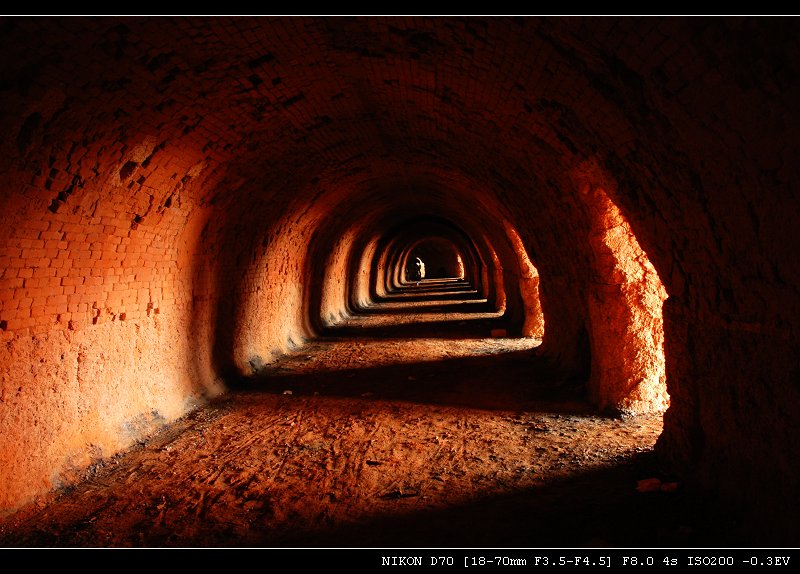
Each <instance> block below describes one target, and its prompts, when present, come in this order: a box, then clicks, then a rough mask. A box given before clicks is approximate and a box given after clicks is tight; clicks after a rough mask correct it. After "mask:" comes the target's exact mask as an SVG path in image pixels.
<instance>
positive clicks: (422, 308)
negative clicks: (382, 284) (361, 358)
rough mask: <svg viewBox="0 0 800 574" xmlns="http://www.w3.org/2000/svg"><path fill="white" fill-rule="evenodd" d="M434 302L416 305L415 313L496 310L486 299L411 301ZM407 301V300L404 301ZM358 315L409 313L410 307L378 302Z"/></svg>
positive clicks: (358, 312)
mask: <svg viewBox="0 0 800 574" xmlns="http://www.w3.org/2000/svg"><path fill="white" fill-rule="evenodd" d="M423 302H424V303H432V304H429V305H417V306H415V307H414V309H413V311H414V315H422V314H442V313H493V312H494V311H495V310H494V309H493V308H492V306H491V305H490V304H489V303H487V302H486V300H481V299H476V300H470V299H466V300H463V301H454V300H453V299H436V300H431V299H426V298H420V299H419V300H416V301H409V303H423ZM403 303H406V301H403ZM355 314H356V315H409V308H408V307H406V306H405V305H403V306H398V305H393V304H392V303H390V302H387V301H384V302H383V303H376V304H374V305H372V306H370V307H363V308H361V309H359V310H358V311H357V312H355Z"/></svg>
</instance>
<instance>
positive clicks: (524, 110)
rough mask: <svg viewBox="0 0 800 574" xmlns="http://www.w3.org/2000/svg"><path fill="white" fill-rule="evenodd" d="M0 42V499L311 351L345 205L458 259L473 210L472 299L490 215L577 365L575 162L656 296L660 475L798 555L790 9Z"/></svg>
mask: <svg viewBox="0 0 800 574" xmlns="http://www.w3.org/2000/svg"><path fill="white" fill-rule="evenodd" d="M0 28H1V30H2V34H0V38H2V40H0V41H1V42H2V48H3V49H2V51H0V53H2V54H3V57H2V70H0V78H2V80H1V81H0V110H2V115H0V122H2V126H3V130H2V132H0V133H1V134H2V136H0V174H2V175H0V178H2V184H3V185H2V189H0V193H2V195H0V202H2V206H1V207H2V214H3V215H2V218H3V225H2V226H0V269H2V278H1V279H0V304H1V305H2V307H0V337H2V341H3V343H4V345H3V347H2V349H0V377H1V379H0V380H2V385H3V386H2V394H1V395H0V432H2V434H3V437H4V441H3V445H2V447H0V449H2V450H0V457H2V463H3V464H2V465H0V469H2V470H0V507H2V508H4V509H9V508H13V507H15V506H17V505H19V504H20V503H22V502H24V501H25V500H27V499H29V498H30V497H31V496H33V495H34V494H36V493H41V492H44V491H46V490H47V489H48V488H50V487H51V486H52V485H54V484H56V483H57V482H58V480H60V478H59V477H62V476H67V475H69V474H70V472H71V469H74V468H80V467H82V466H83V465H84V464H85V463H86V462H88V460H89V459H90V458H92V457H93V456H97V455H99V454H103V455H105V454H108V453H110V452H113V451H114V450H115V449H116V448H119V447H120V446H121V445H123V444H130V443H131V442H132V441H133V440H136V438H135V437H140V436H142V435H143V434H144V433H146V432H147V429H148V428H150V427H152V426H153V424H158V422H159V421H160V420H161V419H163V420H168V419H170V418H172V417H174V416H177V415H178V414H179V413H181V412H184V411H185V410H186V409H187V408H190V405H191V404H193V402H194V401H197V400H199V399H200V398H202V396H203V395H204V394H206V393H212V394H213V393H214V392H217V391H218V390H219V389H220V386H219V383H218V382H217V381H218V378H219V377H220V375H226V376H227V375H228V374H230V373H234V372H236V371H243V372H246V371H247V370H248V369H249V368H250V367H252V365H250V360H251V359H252V358H253V357H254V356H255V355H254V353H258V354H259V356H261V358H262V360H263V361H264V362H267V361H268V360H269V357H268V356H267V355H269V354H270V353H272V350H273V349H274V350H277V351H280V350H283V349H284V348H289V347H290V345H289V340H290V339H291V340H292V341H293V342H294V343H299V342H300V341H299V339H301V338H302V337H305V336H308V335H310V334H313V324H312V322H311V321H309V318H308V316H307V315H308V314H307V313H304V312H298V311H297V307H296V306H297V305H298V304H299V305H300V306H301V307H302V305H304V304H305V302H306V301H307V293H306V292H307V287H308V286H307V284H306V283H305V282H304V278H305V280H307V276H304V270H305V269H306V268H307V267H308V265H315V264H316V262H317V261H321V260H318V259H316V257H317V256H316V255H312V256H309V255H308V254H309V253H317V252H322V251H323V250H322V249H319V248H317V247H314V244H315V238H322V237H324V236H325V233H320V230H324V229H325V228H327V226H328V225H329V223H327V221H328V220H327V219H326V218H325V217H323V216H324V215H325V213H330V212H332V211H333V210H334V209H335V205H338V203H341V202H342V201H347V200H348V199H352V198H355V196H353V195H351V192H352V193H358V194H361V195H359V197H360V198H362V199H364V200H365V201H366V203H360V202H359V201H354V202H353V203H352V204H350V205H349V206H348V208H349V209H350V210H351V211H356V209H357V208H359V207H360V208H364V207H363V206H364V205H373V204H376V202H377V203H381V204H383V205H384V208H381V209H383V212H384V213H388V212H390V211H392V209H393V208H397V209H398V210H404V209H406V210H407V209H410V207H409V206H414V205H422V206H424V209H418V210H417V211H415V213H428V212H431V209H432V211H433V212H435V213H436V214H438V215H440V216H442V217H449V218H450V219H452V220H453V221H454V223H455V224H457V225H461V226H463V228H464V229H466V230H467V232H468V233H469V234H470V235H471V236H472V237H473V239H474V240H475V241H476V242H478V243H480V241H479V240H478V239H477V238H478V237H479V236H480V233H481V231H480V228H481V225H479V224H478V222H479V221H480V220H481V219H482V218H483V217H484V216H485V215H486V213H488V216H489V219H490V220H491V221H493V222H494V223H492V224H491V226H493V227H494V229H493V230H490V232H489V233H488V234H487V237H488V239H487V241H486V245H487V247H486V248H485V250H486V254H487V255H486V259H485V261H486V262H487V263H489V264H488V265H487V266H486V267H485V268H484V270H482V272H483V271H485V272H486V278H487V281H486V282H485V283H484V285H485V288H487V289H489V290H491V289H494V288H495V287H496V283H497V281H499V280H501V279H502V275H503V272H502V270H504V269H505V268H506V267H508V266H509V265H518V263H517V262H516V261H515V259H514V258H513V257H512V258H510V257H509V256H508V253H506V247H504V245H503V243H502V238H503V232H502V225H499V231H498V223H497V222H502V221H509V222H510V223H511V224H512V225H513V227H514V229H515V230H516V231H517V232H518V234H519V237H520V239H521V241H522V243H523V244H524V246H525V248H526V251H527V253H528V255H529V257H530V259H531V261H533V262H534V263H535V265H536V268H537V270H538V272H539V277H540V284H539V292H540V298H541V306H542V310H543V314H544V318H545V322H546V327H547V329H546V333H545V339H544V343H543V346H542V348H541V353H542V354H544V355H545V356H547V357H549V358H550V359H551V360H552V362H553V364H554V365H557V366H558V367H559V368H561V369H562V370H563V372H564V374H565V376H579V375H580V376H588V374H589V372H590V370H591V366H592V356H591V348H592V345H591V343H590V341H591V338H592V336H595V338H596V337H597V336H598V335H599V333H597V332H595V333H593V335H592V336H590V331H591V330H592V329H593V325H597V324H598V322H597V321H593V320H592V319H591V316H592V315H594V314H596V311H595V310H592V309H594V307H593V306H594V305H595V303H596V302H591V301H593V299H592V296H591V293H592V288H591V283H592V272H591V270H592V269H593V265H594V262H595V260H596V256H597V253H595V251H594V250H595V249H596V247H594V246H593V243H592V242H591V241H590V235H589V231H588V230H590V229H592V221H591V218H590V216H589V215H590V214H591V213H592V209H591V205H590V206H588V207H589V209H587V205H586V198H585V197H583V196H581V195H580V191H579V189H578V188H579V186H576V185H575V181H574V177H573V176H574V172H575V170H576V169H579V168H580V167H581V166H582V165H585V162H586V161H587V160H591V161H593V162H596V164H597V165H598V166H599V168H600V169H602V170H603V171H604V172H605V173H607V174H608V177H609V178H611V179H612V180H613V181H614V182H616V186H615V187H614V188H613V189H611V188H609V189H605V191H606V193H607V194H608V197H609V198H610V200H611V201H612V202H613V204H614V205H616V206H617V207H618V209H619V212H620V213H621V215H622V216H624V218H625V220H626V221H627V222H628V225H629V226H630V229H631V231H632V232H633V233H634V234H635V237H636V240H637V242H638V244H639V245H640V247H641V249H642V250H643V251H644V252H645V253H647V255H648V257H649V259H650V261H651V262H652V265H653V266H654V268H655V270H656V271H657V273H658V275H659V276H660V278H661V281H662V282H663V284H664V287H665V289H666V291H667V292H668V293H669V298H668V299H667V300H666V301H665V303H664V307H663V316H664V350H665V360H666V365H665V369H666V379H667V386H668V391H669V394H670V400H671V406H670V408H669V410H668V411H667V413H666V416H665V430H664V434H663V436H662V438H661V440H660V443H659V451H660V453H661V455H662V457H663V458H664V460H665V461H668V462H669V464H671V465H672V466H673V468H674V469H677V470H678V471H681V472H685V476H686V477H689V478H694V479H697V480H699V481H700V482H701V484H703V485H705V486H707V487H709V488H712V489H714V490H715V491H717V492H719V493H720V496H721V500H723V501H724V502H725V503H726V504H727V506H728V507H729V508H733V509H739V510H737V512H741V513H742V514H743V515H745V516H747V518H748V520H747V521H746V522H745V521H742V522H740V523H741V524H748V525H749V526H750V528H751V530H752V531H753V532H758V533H759V535H761V536H763V537H764V539H765V540H770V541H771V543H775V542H776V541H779V540H783V541H788V540H796V536H797V528H798V527H797V522H796V521H795V520H794V519H793V518H791V519H790V518H785V517H794V516H796V514H797V511H798V508H797V504H798V503H797V501H798V500H800V497H798V492H800V484H799V483H798V480H800V479H799V478H798V476H797V474H796V473H795V472H794V470H793V469H794V466H795V464H796V460H797V459H798V458H800V456H798V455H800V452H798V448H800V447H798V445H800V440H798V438H800V437H798V431H797V427H796V425H794V424H793V422H792V421H793V420H794V413H795V412H796V411H797V408H798V407H800V390H799V389H798V386H797V380H798V357H797V349H798V348H800V346H798V341H797V336H798V335H797V325H798V322H800V321H799V319H800V297H798V293H797V289H796V287H795V286H796V285H797V284H800V259H798V258H797V257H796V254H795V252H794V249H793V246H794V245H797V244H798V243H800V241H798V237H797V234H798V230H797V226H796V224H795V222H796V220H797V216H798V215H800V214H798V209H800V207H798V202H797V201H796V189H797V188H798V184H799V183H800V182H798V172H797V162H796V161H794V159H793V158H795V157H796V156H797V144H796V142H797V141H800V137H798V135H799V134H798V133H797V132H798V125H799V124H800V122H798V118H797V104H796V102H797V99H798V93H797V85H796V78H797V77H800V70H799V69H798V65H799V64H798V62H799V61H800V56H798V39H797V38H798V23H797V21H796V20H793V19H778V18H774V19H747V18H745V19H733V18H731V19H680V18H648V19H632V18H631V19H619V18H602V19H582V18H571V19H536V18H527V19H525V18H517V19H506V18H497V19H478V18H469V19H458V18H438V19H425V18H407V19H400V18H398V19H379V18H374V19H373V18H370V19H337V18H330V19H290V18H285V19H280V18H278V19H240V18H220V19H198V18H195V19H192V18H189V19H185V18H163V19H158V18H131V19H124V20H118V19H79V18H76V19H58V18H49V19H35V18H33V19H31V18H29V19H8V18H7V19H4V20H2V21H1V22H0ZM370 194H371V195H370ZM325 197H328V200H329V202H328V203H327V204H326V205H323V204H320V203H318V202H319V201H323V203H324V202H325V201H327V200H324V198H325ZM368 198H371V200H369V201H367V199H368ZM355 199H358V198H355ZM337 202H338V203H337ZM310 205H319V206H320V207H317V208H313V209H316V210H317V212H315V213H304V207H303V206H310ZM428 207H431V209H428ZM459 219H465V220H467V221H466V222H464V221H459ZM335 225H338V226H339V229H340V230H347V229H348V228H350V227H351V226H352V225H354V224H351V223H349V222H340V223H337V224H335ZM365 230H366V228H365ZM375 231H376V230H374V229H373V230H369V231H368V232H367V231H365V235H364V237H370V236H371V235H370V234H374V233H375ZM359 237H361V236H359ZM359 241H361V239H359ZM505 241H506V246H507V245H508V243H507V239H506V240H505ZM359 245H361V243H359ZM492 252H494V253H495V254H496V255H497V258H496V259H494V258H493V257H492V255H491V253H492ZM387 271H388V270H387ZM506 274H507V275H509V274H508V273H506ZM508 279H509V280H512V279H514V280H515V281H516V283H515V284H516V285H518V284H519V276H517V277H516V278H514V277H513V273H511V274H510V275H509V276H508ZM509 289H510V287H509V286H508V285H506V286H505V287H504V289H502V290H498V291H497V299H498V301H499V299H500V298H502V297H503V296H504V293H505V291H507V290H509ZM265 293H266V295H265ZM337 297H338V296H337ZM95 303H96V305H95ZM151 304H152V305H151ZM509 304H510V305H514V304H515V303H514V301H512V300H511V299H509ZM156 309H158V313H156ZM98 311H99V314H98ZM123 314H124V315H125V317H124V321H123V320H122V315H123ZM284 315H285V316H284ZM95 317H97V324H94V322H93V319H94V318H95ZM112 317H113V320H112ZM70 322H72V327H71V328H70ZM62 355H63V356H64V359H62V358H61V356H62ZM78 357H81V358H80V359H79V358H78ZM19 389H22V391H20V390H19ZM95 413H102V421H100V417H99V416H96V414H95ZM154 413H156V414H154ZM9 437H10V438H9ZM17 445H19V447H18V446H17ZM22 476H24V477H25V480H24V481H23V480H22V479H21V478H20V477H22ZM792 537H794V538H792Z"/></svg>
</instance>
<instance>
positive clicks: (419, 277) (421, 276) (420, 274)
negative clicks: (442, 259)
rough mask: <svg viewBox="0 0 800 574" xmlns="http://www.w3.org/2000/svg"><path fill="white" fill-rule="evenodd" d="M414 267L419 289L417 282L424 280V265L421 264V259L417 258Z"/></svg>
mask: <svg viewBox="0 0 800 574" xmlns="http://www.w3.org/2000/svg"><path fill="white" fill-rule="evenodd" d="M414 267H416V271H417V287H419V282H420V281H422V280H423V279H425V264H424V263H423V262H422V259H420V258H419V257H417V258H416V261H414Z"/></svg>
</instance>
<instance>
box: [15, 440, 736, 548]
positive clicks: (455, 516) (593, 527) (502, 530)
mask: <svg viewBox="0 0 800 574" xmlns="http://www.w3.org/2000/svg"><path fill="white" fill-rule="evenodd" d="M657 475H662V470H661V469H660V468H659V466H658V463H657V460H656V458H655V457H654V456H653V454H652V453H651V452H647V453H642V454H639V455H635V456H631V457H624V456H621V457H620V460H619V461H618V462H617V464H616V465H614V466H604V467H600V468H595V469H590V470H586V471H584V472H580V473H572V474H570V475H567V474H566V473H564V474H563V475H562V476H560V477H557V478H554V479H551V480H549V481H542V483H541V485H540V486H536V487H533V488H526V489H524V490H518V491H510V492H506V493H502V494H487V495H485V496H483V497H481V498H479V499H477V500H474V501H471V502H468V503H464V504H459V505H455V506H449V507H445V508H442V507H434V506H433V505H431V507H430V508H429V509H426V510H422V511H419V510H418V511H407V510H405V509H406V508H407V505H406V504H405V503H406V502H410V500H409V498H413V499H415V500H416V498H417V497H419V496H424V493H423V492H413V493H410V494H409V495H407V496H398V497H396V498H388V499H387V498H384V500H383V502H382V506H383V508H384V511H383V512H382V514H381V515H380V516H378V517H372V518H369V517H364V518H360V519H356V520H353V521H351V522H347V523H343V522H341V521H337V520H334V519H333V518H332V517H331V516H329V514H328V513H327V512H326V510H325V507H326V504H330V505H335V504H337V502H336V501H335V500H332V501H329V502H328V503H322V504H320V503H319V502H317V501H314V504H317V505H319V512H318V513H317V514H316V515H315V516H314V517H313V518H312V519H311V520H299V519H298V520H290V521H289V523H288V524H287V523H285V522H283V521H279V522H280V524H279V525H275V513H276V512H278V510H279V509H276V508H273V506H272V505H271V504H269V501H266V504H264V506H263V508H262V510H261V511H259V512H258V513H252V515H251V516H250V517H249V520H248V524H247V526H245V527H242V526H240V525H232V524H227V523H225V522H222V521H220V519H219V518H206V519H205V520H202V521H200V522H198V523H197V525H196V527H195V528H194V529H193V531H192V533H191V535H188V536H187V535H185V534H184V535H182V536H178V535H176V533H175V531H174V530H173V529H172V528H171V527H170V524H169V523H160V522H159V521H158V517H157V512H156V513H154V515H153V516H152V517H150V518H148V519H147V520H145V521H143V522H142V523H140V524H139V529H138V530H137V532H135V533H132V535H134V536H135V541H136V546H142V547H223V546H224V547H283V548H287V547H321V548H331V547H334V548H352V547H356V548H358V547H361V548H371V547H372V548H403V547H407V548H424V547H430V548H448V547H449V548H453V547H456V548H461V547H464V548H513V547H522V548H582V547H624V548H658V547H672V548H674V547H679V548H680V547H737V546H746V541H745V540H742V539H740V538H739V537H738V536H736V535H735V534H733V533H732V532H733V531H735V524H736V522H735V520H734V515H735V510H733V509H732V511H731V516H720V514H719V512H718V511H717V510H715V508H718V503H717V501H716V497H715V495H714V494H713V493H711V492H699V491H695V490H692V489H690V488H684V487H681V488H679V489H678V490H677V491H675V492H668V493H667V492H654V493H639V492H637V491H636V484H637V481H639V480H641V479H642V478H646V477H650V476H657ZM498 487H499V488H502V487H503V485H502V484H498ZM220 504H221V505H222V508H220V512H221V515H222V516H224V515H225V512H224V510H225V507H226V506H227V505H228V504H230V502H229V501H220ZM234 508H235V507H232V509H234ZM92 523H93V519H92V517H91V516H87V517H82V518H77V519H74V521H73V522H72V523H62V524H60V525H59V526H58V529H57V531H56V532H57V533H56V532H53V531H52V529H53V528H54V527H53V526H47V525H46V524H42V527H41V528H38V529H30V530H26V531H22V532H19V533H7V534H6V533H4V534H3V535H0V547H87V546H93V545H95V544H96V542H93V541H96V535H97V534H96V533H95V532H94V530H93V526H92ZM184 532H185V531H184Z"/></svg>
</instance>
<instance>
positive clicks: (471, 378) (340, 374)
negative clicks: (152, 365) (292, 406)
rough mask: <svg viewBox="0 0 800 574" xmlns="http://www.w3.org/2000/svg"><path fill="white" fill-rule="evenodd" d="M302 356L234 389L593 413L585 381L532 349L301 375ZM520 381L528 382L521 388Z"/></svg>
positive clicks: (372, 399)
mask: <svg viewBox="0 0 800 574" xmlns="http://www.w3.org/2000/svg"><path fill="white" fill-rule="evenodd" d="M312 353H313V349H310V350H309V351H308V353H299V354H298V356H296V357H294V358H293V361H292V364H291V365H290V366H287V367H283V366H282V365H281V363H280V362H279V363H277V364H276V365H274V366H272V367H270V368H269V369H265V370H264V371H262V374H261V375H259V376H254V377H250V378H247V379H243V380H240V381H239V383H238V384H237V385H235V389H238V390H248V391H263V392H267V393H274V394H283V393H285V392H286V391H291V393H292V395H295V396H304V395H305V396H312V395H320V396H330V397H363V398H364V399H365V400H370V401H377V400H401V401H409V402H415V403H420V404H429V405H448V406H464V407H469V408H475V409H485V410H516V411H533V410H543V409H544V410H548V411H552V412H560V413H572V414H577V413H581V414H585V413H594V412H595V409H594V408H593V407H592V406H591V405H589V403H587V402H586V401H585V400H584V394H585V393H584V383H585V381H577V380H565V379H563V378H562V377H561V376H560V375H559V373H558V372H557V371H554V370H552V369H551V368H550V367H549V365H548V363H547V362H546V361H545V360H544V359H541V358H538V357H535V356H532V352H531V351H529V350H525V351H515V352H498V353H497V354H491V353H492V348H491V347H488V348H487V353H489V354H486V355H479V356H471V357H459V358H453V359H446V360H438V361H430V362H414V363H392V364H387V365H384V366H364V367H361V368H351V369H345V370H334V371H331V370H325V367H324V366H323V367H322V368H321V369H319V370H316V369H315V368H314V367H313V366H312V367H310V369H309V371H311V372H307V373H301V374H299V373H297V372H296V370H297V369H298V368H302V366H300V367H298V361H299V362H300V363H302V360H303V357H308V358H309V360H310V359H311V358H312V357H313V354H312ZM520 381H529V383H528V384H521V383H520Z"/></svg>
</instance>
